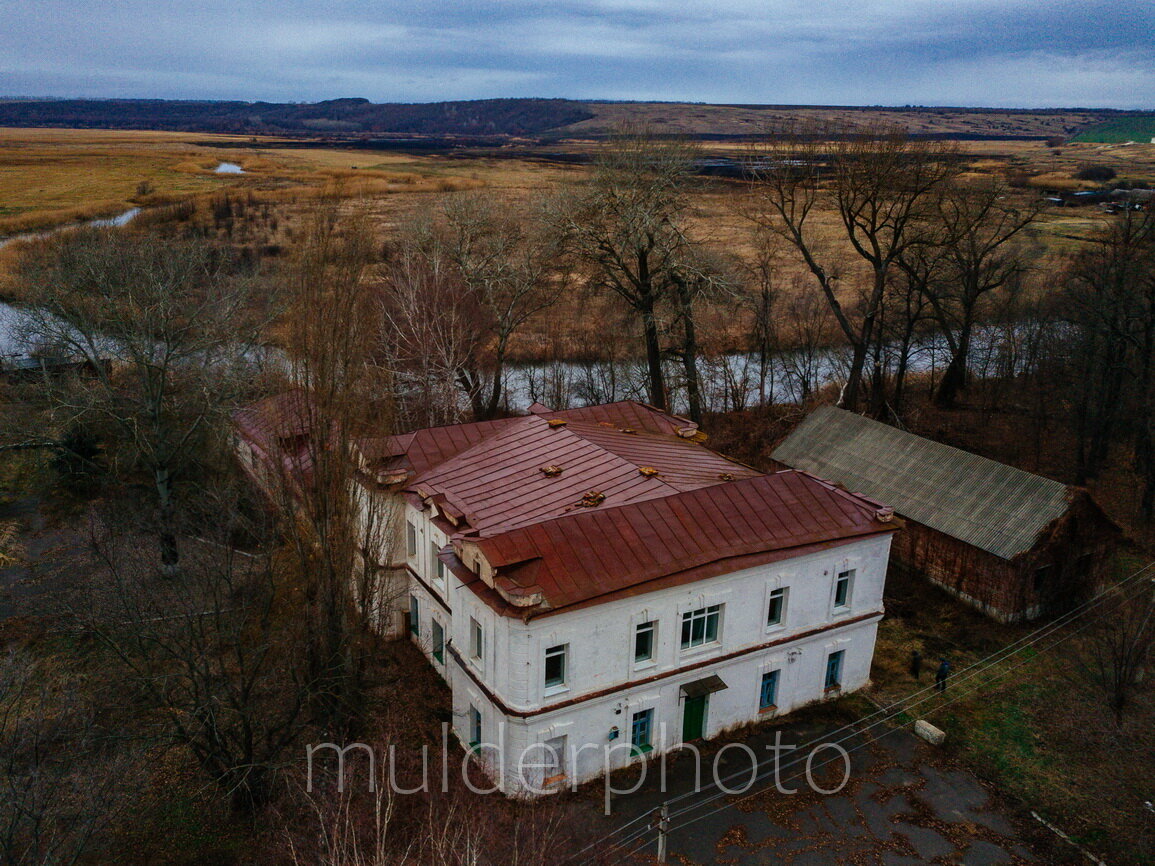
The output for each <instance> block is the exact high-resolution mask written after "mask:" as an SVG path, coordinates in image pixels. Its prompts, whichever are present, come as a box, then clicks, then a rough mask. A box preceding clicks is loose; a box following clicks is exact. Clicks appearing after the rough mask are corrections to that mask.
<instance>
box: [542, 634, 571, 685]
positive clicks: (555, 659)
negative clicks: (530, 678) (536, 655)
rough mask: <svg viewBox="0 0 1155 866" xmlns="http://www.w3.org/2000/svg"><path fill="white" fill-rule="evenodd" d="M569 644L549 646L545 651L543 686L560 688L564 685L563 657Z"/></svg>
mask: <svg viewBox="0 0 1155 866" xmlns="http://www.w3.org/2000/svg"><path fill="white" fill-rule="evenodd" d="M568 650H569V644H561V645H560V646H551V647H550V648H549V649H547V650H546V651H545V687H546V688H547V689H552V688H560V687H561V686H564V685H565V673H566V672H565V657H566V653H567V652H568Z"/></svg>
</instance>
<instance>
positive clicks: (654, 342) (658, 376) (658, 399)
mask: <svg viewBox="0 0 1155 866" xmlns="http://www.w3.org/2000/svg"><path fill="white" fill-rule="evenodd" d="M640 310H641V313H642V331H643V333H644V335H645V340H646V367H647V370H648V373H649V380H650V381H649V392H650V405H651V406H653V407H654V408H655V409H660V410H662V411H663V412H665V411H667V410H668V409H669V405H668V403H667V396H666V377H665V374H663V372H662V344H661V340H660V339H659V337H658V319H657V316H656V315H655V314H654V300H653V297H652V296H650V295H647V296H646V297H645V298H644V299H643V300H642V303H641V304H640Z"/></svg>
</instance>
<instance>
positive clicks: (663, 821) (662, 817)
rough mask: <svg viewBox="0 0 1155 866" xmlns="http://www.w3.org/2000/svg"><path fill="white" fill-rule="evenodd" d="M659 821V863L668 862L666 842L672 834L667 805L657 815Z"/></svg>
mask: <svg viewBox="0 0 1155 866" xmlns="http://www.w3.org/2000/svg"><path fill="white" fill-rule="evenodd" d="M655 814H656V816H657V820H658V862H659V863H665V862H666V842H667V839H666V837H667V835H668V834H669V832H670V807H669V806H667V805H666V804H665V803H663V804H662V805H661V807H660V808H659V809H658V811H657V812H656V813H655Z"/></svg>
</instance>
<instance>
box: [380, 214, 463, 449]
mask: <svg viewBox="0 0 1155 866" xmlns="http://www.w3.org/2000/svg"><path fill="white" fill-rule="evenodd" d="M377 294H378V307H377V309H376V315H377V316H378V317H379V323H380V324H379V329H378V340H379V348H380V352H381V354H382V356H383V357H384V359H385V362H386V364H388V365H389V366H390V367H391V369H392V370H393V371H394V373H395V376H396V381H397V394H398V407H397V408H398V412H399V416H400V420H401V421H402V422H403V423H405V424H407V425H409V426H417V427H436V426H439V425H442V424H456V423H458V422H460V421H461V420H462V417H463V415H464V413H465V409H466V407H465V406H464V405H462V395H463V394H464V393H468V391H469V390H470V382H469V381H468V380H467V381H465V382H464V383H463V381H462V372H463V371H466V370H471V369H475V368H476V366H477V361H476V359H477V356H478V354H479V352H480V347H481V329H480V328H479V327H478V323H479V321H480V319H481V318H482V310H481V309H480V307H479V306H478V303H477V298H476V296H474V295H472V294H471V293H469V292H467V291H466V289H465V286H464V285H463V283H462V280H461V276H460V274H459V273H458V272H457V271H456V269H455V268H454V267H453V264H452V262H451V261H450V260H449V257H448V255H447V253H446V251H445V249H444V247H443V245H442V243H441V239H440V238H438V237H437V236H436V235H435V234H434V233H433V231H432V228H431V227H430V226H429V225H428V224H421V223H418V224H416V225H409V226H406V227H405V229H404V230H403V231H402V232H401V234H400V238H399V241H398V243H397V244H396V248H395V249H394V250H393V253H392V255H391V256H390V260H389V261H388V263H387V264H386V266H385V267H384V269H383V272H382V275H381V277H380V280H379V282H378V285H377Z"/></svg>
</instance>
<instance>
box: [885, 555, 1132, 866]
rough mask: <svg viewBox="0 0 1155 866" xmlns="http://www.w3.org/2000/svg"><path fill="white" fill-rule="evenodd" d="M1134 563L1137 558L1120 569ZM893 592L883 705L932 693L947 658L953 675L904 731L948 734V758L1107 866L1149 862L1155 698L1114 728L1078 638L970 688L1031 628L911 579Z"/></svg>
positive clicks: (1040, 649)
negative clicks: (913, 667) (995, 655)
mask: <svg viewBox="0 0 1155 866" xmlns="http://www.w3.org/2000/svg"><path fill="white" fill-rule="evenodd" d="M1137 562H1138V560H1137V559H1136V558H1135V557H1134V555H1131V556H1130V557H1128V558H1127V560H1126V561H1123V562H1120V568H1121V569H1128V568H1132V567H1133V566H1134V565H1135V564H1136V563H1137ZM887 593H888V598H887V608H888V611H889V612H890V615H889V616H888V617H887V618H886V620H884V622H883V623H882V625H881V626H880V629H879V639H878V646H877V649H876V654H875V665H874V670H873V677H874V680H875V684H876V697H877V698H879V699H880V700H883V701H885V702H890V701H892V700H896V699H898V698H901V697H904V696H906V695H909V694H911V693H912V692H914V691H915V690H916V689H917V688H918V687H919V685H921V686H923V687H925V686H927V685H930V683H931V682H932V681H933V672H934V668H935V666H936V665H937V661H938V658H939V656H940V655H945V656H946V657H947V658H949V659H950V661H951V664H952V666H953V669H954V674H955V675H954V678H953V681H952V683H951V685H950V686H948V689H947V692H946V694H945V695H943V696H942V697H938V696H935V697H934V698H933V699H932V700H930V701H928V702H927V703H925V704H923V705H921V706H919V707H918V708H917V709H916V710H915V711H914V712H913V713H912V715H911V718H910V719H907V721H913V718H925V719H928V720H929V721H930V722H931V723H932V724H934V725H936V726H938V727H940V728H942V729H943V730H945V731H946V732H947V743H946V745H945V747H944V748H945V750H946V753H947V754H948V755H951V756H953V757H956V758H957V759H958V760H960V761H961V762H963V763H964V764H965V765H967V766H968V767H969V768H970V769H972V770H973V771H974V772H976V773H977V774H978V775H980V776H982V777H984V778H986V779H987V780H988V781H990V782H992V783H993V784H994V785H995V786H996V787H997V788H998V789H999V790H1000V791H1001V792H1002V793H1004V794H1005V795H1006V796H1007V797H1008V798H1009V799H1010V800H1011V801H1012V802H1014V803H1016V804H1018V805H1019V806H1020V807H1021V808H1022V809H1023V811H1024V812H1026V811H1028V810H1033V811H1036V812H1038V813H1039V814H1040V815H1041V816H1042V817H1044V818H1045V819H1047V820H1048V821H1050V822H1052V823H1054V824H1056V825H1057V826H1058V827H1060V828H1061V829H1063V830H1064V831H1065V832H1067V833H1069V834H1070V835H1071V836H1072V837H1073V838H1075V839H1076V840H1077V841H1079V842H1080V843H1081V844H1084V845H1086V846H1088V847H1089V848H1090V849H1091V850H1092V851H1094V852H1095V853H1097V854H1099V855H1101V856H1106V857H1107V859H1108V860H1109V861H1110V862H1112V863H1136V864H1138V863H1149V862H1152V860H1151V858H1152V857H1153V856H1155V822H1153V821H1152V815H1151V813H1150V812H1148V811H1146V810H1145V808H1144V806H1143V803H1144V801H1146V800H1151V799H1152V795H1153V794H1155V788H1152V785H1151V782H1150V774H1149V769H1150V767H1151V766H1153V765H1155V737H1153V736H1152V734H1151V731H1152V723H1153V722H1155V696H1153V695H1152V694H1151V689H1150V688H1149V687H1147V688H1145V689H1143V690H1142V694H1140V696H1139V698H1138V700H1137V701H1136V702H1135V706H1134V707H1133V709H1132V711H1131V714H1130V716H1129V717H1128V719H1127V720H1126V722H1125V724H1124V727H1123V728H1122V729H1121V730H1120V729H1116V728H1115V725H1114V722H1113V720H1112V719H1111V718H1110V715H1109V713H1108V712H1107V710H1106V705H1105V702H1104V700H1103V698H1102V697H1101V695H1100V694H1099V693H1098V692H1096V691H1095V690H1094V689H1093V688H1092V687H1091V686H1090V685H1089V684H1088V683H1087V681H1086V680H1085V679H1084V678H1083V677H1082V675H1081V674H1080V672H1079V670H1078V669H1077V666H1076V664H1075V663H1074V658H1075V655H1076V653H1077V650H1078V647H1079V641H1080V640H1082V639H1083V638H1082V637H1081V636H1080V635H1074V636H1073V637H1071V638H1069V639H1067V640H1064V641H1063V642H1061V643H1058V644H1057V645H1055V646H1054V647H1053V648H1048V646H1049V645H1050V644H1051V641H1052V639H1044V640H1041V641H1039V642H1038V643H1037V644H1036V645H1035V646H1033V647H1029V648H1024V649H1023V651H1021V652H1017V653H1015V655H1014V657H1013V659H1012V660H1010V661H1008V662H1007V663H1006V664H1005V665H999V666H998V668H993V669H992V670H991V672H990V673H989V674H983V675H979V676H977V677H975V678H974V679H971V680H965V679H964V678H965V677H967V675H968V673H967V671H966V668H968V667H969V666H970V665H972V664H974V663H975V662H977V661H980V660H981V659H983V658H986V657H987V656H988V655H989V654H991V653H992V652H996V651H998V650H999V649H1000V648H1002V647H1005V646H1008V645H1009V644H1011V643H1012V642H1014V641H1015V640H1017V639H1019V638H1022V637H1024V636H1026V635H1027V634H1029V633H1030V631H1031V630H1032V627H1020V626H1004V625H1000V624H998V623H995V622H993V621H990V620H987V619H985V618H984V617H982V616H980V615H979V614H978V613H976V612H974V611H971V610H970V609H968V608H965V607H964V606H962V605H961V604H959V603H958V602H955V601H954V600H953V599H952V598H951V597H950V596H948V595H947V594H946V593H945V592H942V591H940V590H938V589H936V588H935V587H933V586H931V585H929V584H927V583H924V582H922V581H920V580H917V579H915V578H906V577H902V576H892V577H891V578H888V586H887ZM1034 627H1037V625H1036V626H1034ZM1025 644H1026V642H1024V647H1025ZM916 648H917V649H920V650H921V651H922V652H923V656H924V658H925V662H924V672H923V677H922V682H921V684H918V685H916V684H915V683H914V682H913V680H912V678H911V676H910V674H909V671H908V666H909V658H910V651H911V650H912V649H916ZM1012 667H1013V668H1014V670H1013V672H1011V673H1010V674H1009V675H1005V676H1001V675H1000V674H1001V673H1002V672H1005V671H1006V670H1008V669H1010V668H1012ZM972 690H973V691H972Z"/></svg>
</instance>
